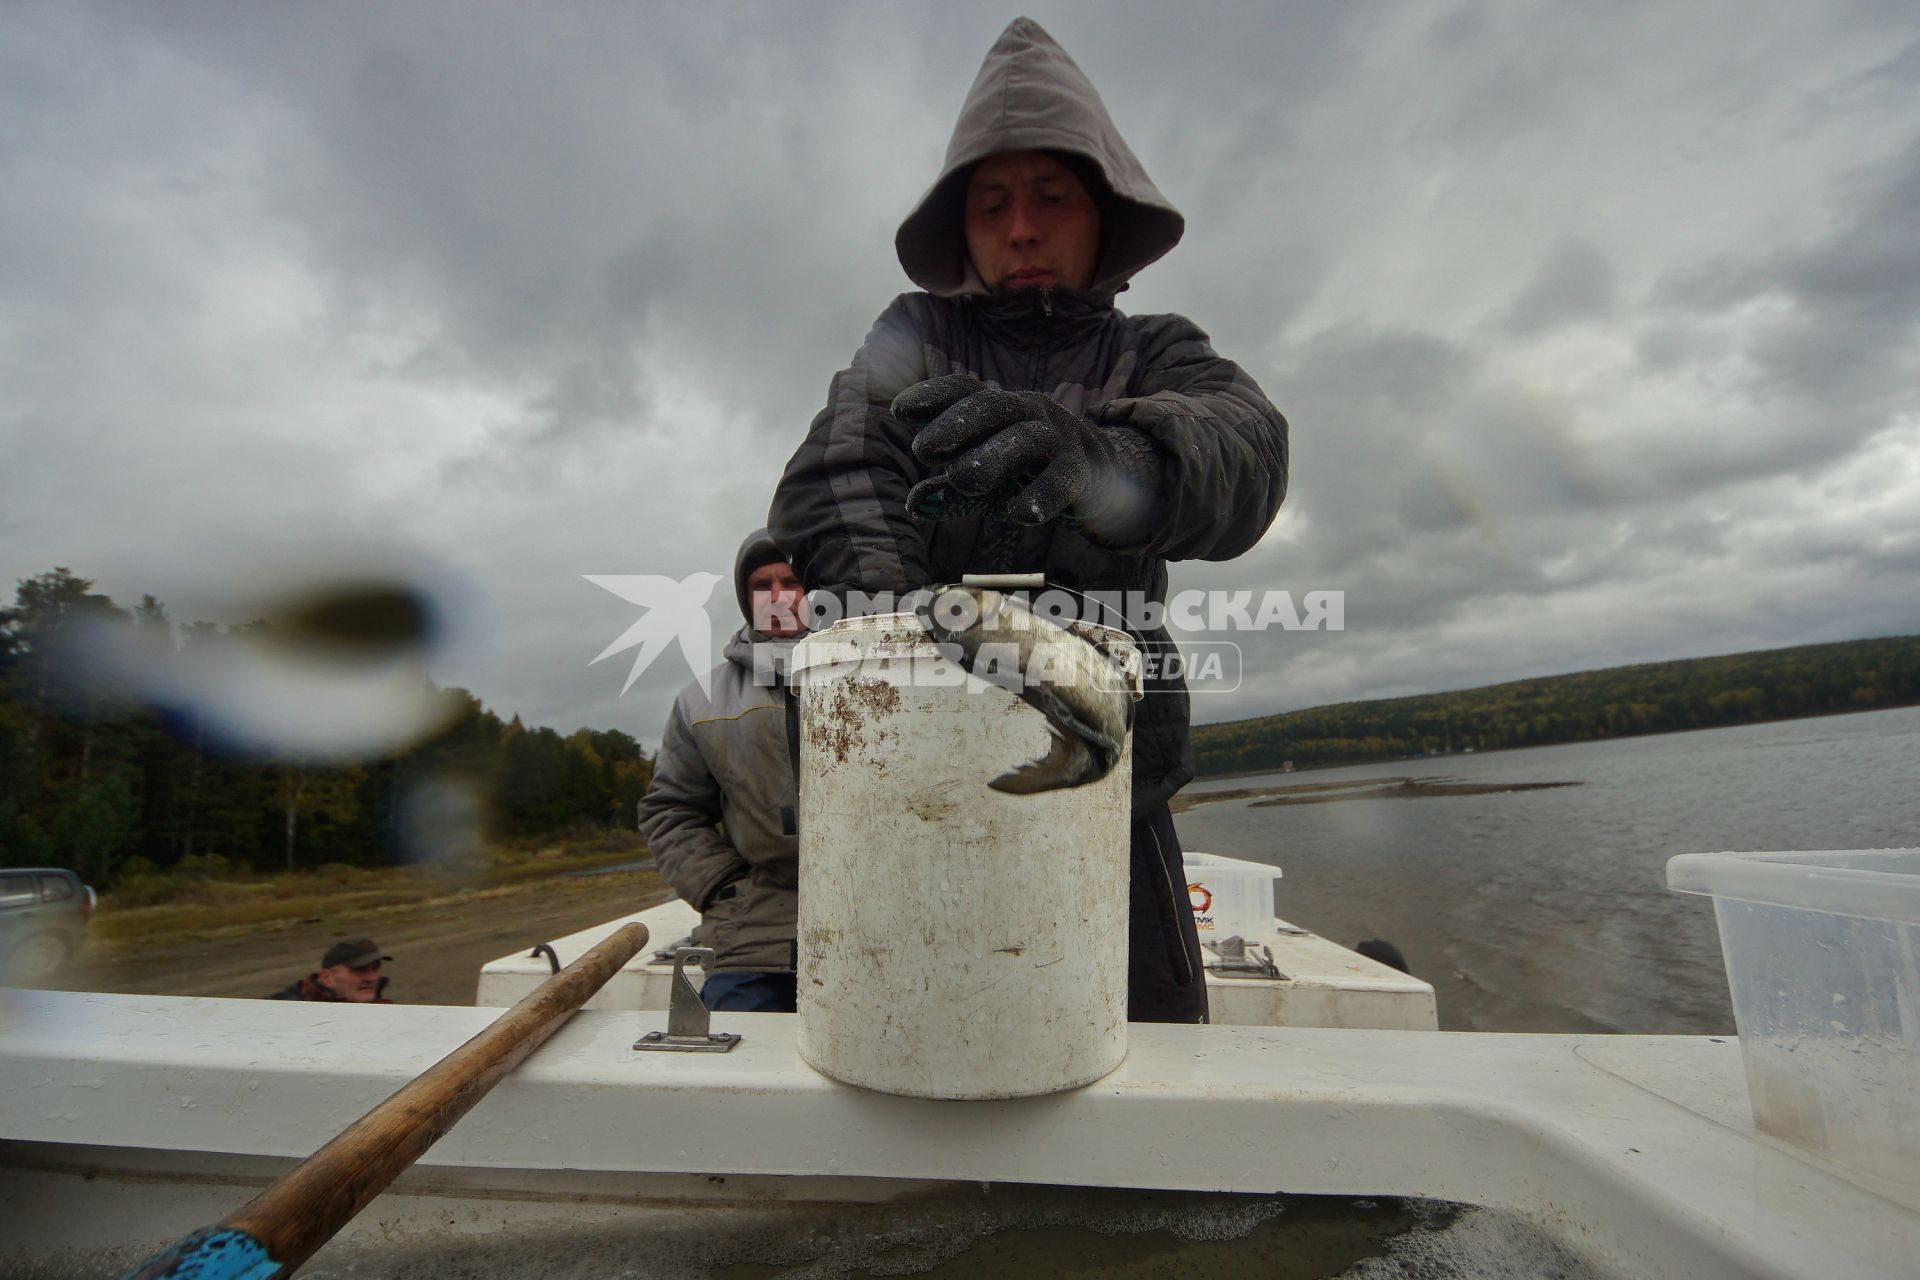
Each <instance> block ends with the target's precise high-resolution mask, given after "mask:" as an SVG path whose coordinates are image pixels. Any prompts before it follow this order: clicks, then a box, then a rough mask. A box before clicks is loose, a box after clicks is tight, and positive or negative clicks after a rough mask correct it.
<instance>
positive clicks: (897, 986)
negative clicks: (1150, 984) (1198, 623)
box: [792, 614, 1138, 1098]
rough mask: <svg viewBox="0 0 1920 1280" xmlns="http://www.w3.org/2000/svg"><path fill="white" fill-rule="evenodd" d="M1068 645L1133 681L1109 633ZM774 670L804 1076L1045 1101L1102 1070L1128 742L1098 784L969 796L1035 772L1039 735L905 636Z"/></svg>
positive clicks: (1036, 716) (919, 1092)
mask: <svg viewBox="0 0 1920 1280" xmlns="http://www.w3.org/2000/svg"><path fill="white" fill-rule="evenodd" d="M1077 629H1078V630H1080V631H1081V632H1082V633H1083V634H1097V638H1098V639H1099V641H1100V643H1101V644H1102V645H1103V647H1105V648H1107V650H1108V652H1109V653H1111V654H1114V655H1115V656H1117V657H1119V658H1120V659H1121V660H1122V661H1123V662H1124V663H1125V664H1127V665H1128V667H1129V669H1130V670H1132V671H1133V672H1135V674H1136V679H1137V670H1138V658H1137V654H1136V652H1135V650H1134V649H1133V646H1132V645H1131V643H1129V641H1128V639H1127V636H1126V634H1125V633H1124V632H1120V631H1114V630H1112V629H1110V628H1104V627H1087V626H1085V625H1082V626H1080V627H1079V628H1077ZM792 670H793V679H794V684H795V687H796V688H797V690H798V691H799V695H800V738H801V750H800V923H799V956H798V959H799V1006H798V1007H799V1015H800V1037H799V1050H800V1055H801V1057H803V1058H805V1059H806V1060H807V1061H808V1062H809V1063H811V1064H812V1065H813V1066H814V1067H815V1068H817V1069H818V1070H820V1071H822V1072H824V1073H826V1074H827V1075H830V1076H833V1077H834V1078H836V1079H839V1080H843V1081H846V1082H847V1083H849V1084H856V1085H863V1086H865V1087H866V1088H869V1089H877V1090H880V1091H882V1092H886V1093H897V1094H906V1095H909V1096H912V1097H919V1098H1015V1097H1024V1096H1027V1095H1031V1094H1041V1093H1052V1092H1054V1091H1056V1090H1060V1089H1069V1088H1072V1087H1074V1086H1076V1085H1082V1084H1086V1083H1088V1082H1090V1081H1093V1080H1097V1079H1099V1078H1100V1077H1101V1076H1104V1075H1106V1074H1107V1073H1108V1072H1109V1071H1111V1070H1113V1069H1114V1068H1115V1067H1117V1066H1119V1065H1120V1062H1121V1060H1122V1059H1124V1058H1125V1057H1126V1054H1127V1039H1126V1031H1127V1021H1126V1017H1127V874H1128V859H1127V840H1128V825H1129V816H1128V801H1129V796H1130V791H1131V778H1132V762H1133V751H1132V743H1131V739H1130V738H1129V741H1128V742H1127V743H1126V744H1125V745H1124V747H1123V749H1122V752H1121V755H1120V759H1119V760H1118V761H1117V762H1116V763H1115V765H1114V767H1113V769H1112V771H1111V772H1110V773H1108V775H1107V776H1106V777H1104V778H1102V779H1101V780H1100V781H1098V782H1094V783H1090V784H1088V785H1086V786H1083V787H1075V788H1070V789H1067V790H1061V791H1050V792H1044V793H1041V794H1039V795H1024V796H1022V795H1005V794H1002V793H1000V792H997V791H993V790H990V789H989V788H988V786H987V782H988V780H989V779H991V778H994V777H997V776H998V775H1000V774H1001V773H1004V772H1006V771H1007V770H1008V769H1011V768H1013V767H1014V766H1016V765H1019V764H1024V763H1026V762H1027V761H1029V760H1033V759H1036V758H1038V757H1040V756H1041V755H1044V754H1045V753H1046V750H1047V747H1048V744H1049V740H1050V739H1049V734H1048V730H1047V724H1046V721H1045V719H1044V717H1042V716H1041V714H1040V713H1039V712H1038V711H1035V710H1034V709H1033V708H1031V707H1029V706H1027V705H1026V704H1025V703H1023V702H1020V701H1019V700H1018V699H1017V698H1015V697H1014V695H1013V694H1011V693H1008V692H1007V691H1006V690H1004V689H1001V688H998V687H996V686H993V685H990V684H988V683H986V682H984V681H982V680H980V679H978V678H976V677H973V676H970V675H968V674H967V673H966V672H965V671H963V670H961V669H960V668H959V667H957V666H954V665H953V664H951V663H949V662H947V661H946V660H945V659H943V658H941V657H940V656H939V654H938V652H937V651H936V650H935V649H934V647H933V645H932V644H931V643H930V642H929V641H928V640H927V639H926V637H925V636H924V634H923V633H922V632H921V630H920V627H919V625H918V623H917V622H916V621H915V620H914V618H913V617H912V615H910V614H887V615H881V616H878V617H868V618H851V619H848V620H846V621H844V622H841V623H838V624H836V625H835V626H833V627H831V628H829V629H827V630H826V631H823V632H820V633H819V634H817V635H814V636H810V637H808V638H807V639H806V640H805V641H803V642H802V643H801V644H800V645H799V646H797V648H796V650H795V653H794V657H793V665H792ZM1136 687H1137V686H1136Z"/></svg>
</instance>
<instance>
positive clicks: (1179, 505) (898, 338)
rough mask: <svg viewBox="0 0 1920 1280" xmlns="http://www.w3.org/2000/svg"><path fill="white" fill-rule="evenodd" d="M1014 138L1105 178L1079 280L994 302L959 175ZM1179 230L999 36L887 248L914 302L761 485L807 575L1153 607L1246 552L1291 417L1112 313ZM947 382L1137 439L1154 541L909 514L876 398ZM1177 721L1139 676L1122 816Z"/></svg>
mask: <svg viewBox="0 0 1920 1280" xmlns="http://www.w3.org/2000/svg"><path fill="white" fill-rule="evenodd" d="M1028 149H1031V150H1047V151H1054V152H1063V153H1067V154H1069V155H1070V156H1073V157H1077V158H1078V159H1079V160H1080V161H1084V162H1086V164H1084V165H1082V169H1083V171H1086V165H1091V173H1092V178H1093V182H1092V185H1093V186H1096V187H1103V188H1104V189H1101V190H1097V191H1095V193H1094V194H1095V196H1096V199H1097V200H1098V201H1099V203H1100V205H1101V209H1102V214H1101V225H1102V256H1101V258H1100V261H1099V264H1098V266H1097V267H1096V269H1095V272H1094V280H1093V284H1092V287H1091V288H1090V289H1088V290H1085V291H1079V290H1069V289H1020V290H1011V291H1003V292H998V293H988V292H986V291H985V290H984V289H983V287H982V286H981V283H980V280H979V277H978V276H977V274H975V273H974V271H973V270H972V267H971V264H970V263H969V261H968V259H967V255H966V253H965V250H964V247H963V246H964V237H963V234H962V210H961V197H962V196H963V195H964V192H965V186H966V177H967V174H968V173H969V172H970V170H971V169H972V167H973V165H974V163H975V162H977V161H978V160H980V159H983V158H984V157H986V156H990V155H994V154H997V153H999V152H1003V151H1012V150H1028ZM1183 226H1184V223H1183V221H1182V219H1181V217H1180V215H1179V213H1178V212H1177V211H1176V210H1174V209H1173V207H1172V205H1171V204H1170V203H1168V201H1167V200H1166V198H1165V197H1164V196H1162V195H1161V194H1160V192H1159V191H1158V190H1157V189H1155V187H1154V186H1153V184H1152V182H1151V181H1150V180H1149V179H1148V178H1147V175H1146V172H1145V170H1144V169H1143V168H1142V167H1141V165H1140V162H1139V161H1138V160H1137V159H1136V158H1135V157H1134V155H1133V153H1132V151H1131V150H1129V149H1128V147H1127V144H1126V142H1125V141H1124V140H1123V139H1122V138H1121V137H1120V134H1119V131H1118V129H1117V128H1115V126H1114V124H1113V121H1112V119H1111V118H1110V117H1109V116H1108V114H1107V111H1106V108H1105V106H1104V105H1102V103H1101V101H1100V98H1099V94H1098V93H1097V92H1096V91H1095V90H1094V88H1093V85H1092V84H1091V83H1090V82H1089V81H1088V80H1087V79H1086V77H1085V75H1083V74H1082V73H1081V71H1080V69H1079V68H1078V67H1077V66H1075V65H1074V64H1073V62H1072V60H1071V59H1069V58H1068V57H1067V55H1066V54H1065V52H1064V51H1063V50H1061V49H1060V47H1059V46H1058V45H1057V44H1055V43H1054V42H1053V40H1052V39H1051V38H1050V37H1049V36H1047V34H1046V32H1044V31H1042V30H1041V29H1040V28H1039V27H1038V26H1037V25H1036V24H1034V23H1032V22H1031V21H1029V20H1027V19H1024V18H1022V19H1019V20H1017V21H1015V22H1014V23H1013V24H1012V25H1011V26H1009V27H1008V28H1007V30H1006V32H1005V34H1003V35H1002V36H1001V38H1000V41H999V42H998V43H997V44H996V45H995V46H994V48H993V50H992V51H991V52H990V53H989V54H988V56H987V59H986V62H985V63H984V64H983V65H982V67H981V70H980V75H979V78H978V79H977V80H976V81H975V83H974V86H973V89H972V91H971V93H970V94H969V96H968V98H967V102H966V105H965V106H964V107H963V108H962V110H961V115H960V121H959V123H958V125H957V126H956V127H955V130H954V134H953V139H952V141H951V142H950V144H949V146H948V148H947V158H946V163H945V166H944V167H943V169H942V171H941V174H940V176H939V178H938V179H937V180H936V181H935V182H934V184H933V186H932V187H931V188H930V189H929V191H928V192H927V194H926V196H925V197H924V198H923V199H922V200H921V202H920V204H919V206H918V207H916V208H915V210H914V211H913V213H912V214H910V215H909V216H908V217H907V219H906V221H905V222H904V223H902V225H901V228H900V232H899V234H898V236H896V238H895V247H896V250H897V251H898V253H899V257H900V262H901V265H902V266H903V267H904V268H905V269H906V271H907V274H908V276H909V277H910V278H911V279H912V280H913V281H914V283H916V284H918V285H920V286H921V287H922V289H923V290H924V292H919V293H909V294H904V295H902V296H901V297H899V298H896V299H895V300H894V302H893V304H892V305H891V306H889V307H888V308H887V309H886V311H885V312H883V313H882V314H881V316H880V318H879V320H878V321H876V322H875V324H874V326H873V330H872V332H871V333H869V334H868V335H867V339H866V342H865V343H864V344H863V345H862V347H861V348H860V350H859V352H858V353H856V354H855V356H854V359H853V363H852V364H851V365H850V366H849V367H848V368H846V369H844V370H842V371H841V372H840V373H839V374H838V375H837V376H836V377H835V378H834V380H833V383H832V387H831V390H830V393H829V398H828V403H827V406H826V408H825V409H823V410H822V411H821V412H820V414H819V415H818V416H817V417H816V418H815V419H814V421H813V424H812V426H811V427H810V429H809V430H808V433H807V437H806V440H805V441H804V442H803V443H802V444H801V445H800V447H799V449H798V450H797V451H796V452H795V453H794V455H793V457H792V459H791V461H789V462H788V464H787V468H786V472H785V474H784V475H783V476H782V477H781V480H780V484H779V487H778V488H777V490H776V491H775V494H774V499H773V506H772V511H771V514H770V516H769V519H768V525H769V527H770V529H771V530H772V533H773V536H774V538H775V540H776V541H778V542H779V544H780V545H781V547H783V548H784V549H785V550H786V551H787V552H788V554H789V556H790V558H791V560H792V563H793V565H794V568H795V569H796V570H797V571H798V572H799V574H800V577H801V579H802V581H804V582H805V583H806V585H807V587H808V588H809V589H812V590H826V591H830V592H835V593H839V594H842V595H843V596H844V594H845V593H847V592H849V591H851V590H860V591H867V592H875V591H905V590H911V589H913V588H916V587H921V586H926V585H928V584H930V583H936V582H951V581H957V580H958V579H959V578H960V576H961V574H963V573H994V572H1032V571H1035V570H1039V571H1043V572H1044V573H1045V575H1046V577H1047V580H1048V582H1049V583H1050V584H1051V585H1054V586H1059V587H1066V588H1070V589H1073V590H1078V591H1083V592H1103V593H1106V592H1130V591H1139V592H1143V593H1145V594H1146V596H1147V598H1149V599H1151V600H1155V601H1164V600H1165V598H1166V594H1167V587H1168V580H1167V564H1168V562H1169V561H1172V560H1185V559H1205V560H1226V559H1230V558H1232V557H1234V556H1237V555H1240V554H1241V553H1242V552H1245V551H1247V550H1248V549H1249V548H1251V547H1252V546H1253V545H1254V544H1255V543H1257V542H1258V541H1259V540H1260V537H1261V535H1262V534H1264V533H1265V532H1266V530H1267V527H1268V526H1269V525H1270V524H1271V523H1272V522H1273V518H1274V516H1275V514H1276V513H1277V512H1278V511H1279V508H1280V504H1281V501H1282V499H1283V498H1284V497H1285V495H1286V487H1287V423H1286V420H1285V419H1284V418H1283V417H1281V415H1280V413H1279V412H1278V411H1277V410H1276V409H1275V408H1274V407H1273V406H1272V405H1271V404H1270V403H1268V401H1267V398H1266V396H1265V395H1263V394H1262V393H1261V391H1260V388H1259V387H1258V386H1256V385H1255V384H1254V382H1253V380H1252V379H1251V378H1249V377H1248V376H1247V375H1246V374H1245V373H1244V372H1242V371H1241V370H1240V368H1239V367H1238V366H1237V365H1235V364H1234V363H1233V362H1232V361H1230V360H1227V359H1224V358H1222V357H1221V356H1220V355H1218V354H1216V353H1215V352H1214V350H1213V348H1212V346H1211V345H1209V342H1208V339H1207V335H1206V334H1205V333H1203V332H1202V331H1201V330H1200V329H1199V328H1198V326H1196V325H1195V324H1194V323H1193V322H1192V321H1190V320H1187V319H1186V318H1184V317H1182V316H1177V315H1146V316H1127V315H1123V314H1122V313H1121V312H1120V311H1119V310H1117V309H1116V308H1115V306H1114V295H1115V294H1117V293H1118V292H1119V291H1120V290H1122V289H1124V288H1125V287H1126V284H1127V281H1128V280H1129V279H1130V278H1131V277H1132V275H1133V274H1134V273H1135V272H1137V271H1138V270H1139V269H1140V268H1142V267H1144V266H1146V265H1147V264H1148V263H1150V262H1152V261H1154V260H1155V259H1157V258H1159V257H1160V256H1161V255H1163V254H1165V253H1166V252H1167V251H1168V250H1169V249H1171V248H1172V247H1173V246H1174V244H1175V243H1176V242H1177V241H1178V240H1179V238H1180V235H1181V232H1182V229H1183ZM947 373H970V374H972V375H974V376H975V377H978V378H981V379H983V380H985V381H987V382H991V383H995V384H997V385H999V386H1002V387H1006V388H1009V389H1012V390H1019V391H1042V392H1045V393H1046V394H1048V395H1050V396H1052V397H1053V398H1054V399H1055V400H1058V401H1059V402H1060V403H1061V404H1063V405H1065V406H1066V407H1067V408H1069V409H1071V410H1073V411H1074V412H1076V413H1082V414H1085V415H1087V416H1089V417H1090V418H1092V419H1093V420H1094V421H1095V422H1097V423H1101V424H1105V425H1108V426H1113V427H1130V428H1133V429H1135V430H1137V431H1140V432H1142V433H1144V434H1145V435H1146V436H1147V437H1148V439H1150V440H1151V441H1152V442H1153V444H1154V445H1155V446H1157V454H1158V458H1159V461H1160V463H1161V467H1162V476H1161V484H1160V487H1159V496H1158V508H1157V515H1158V519H1157V520H1156V521H1155V523H1154V529H1153V532H1152V534H1151V536H1150V537H1149V538H1148V540H1147V541H1145V542H1143V543H1142V544H1140V545H1137V546H1111V545H1103V544H1101V543H1099V542H1096V541H1094V540H1093V539H1091V538H1090V537H1089V536H1087V535H1085V534H1083V533H1081V532H1080V531H1079V530H1077V529H1074V528H1070V527H1066V526H1063V525H1058V524H1055V525H1047V526H1042V527H1040V528H1037V529H1022V528H1018V527H1016V526H1013V525H1010V524H1008V523H1006V522H1004V521H1000V520H996V519H991V518H988V517H970V518H964V519H958V520H950V521H942V522H938V523H920V522H918V521H916V520H915V519H913V518H912V517H910V516H909V515H908V514H907V510H906V505H905V500H906V496H907V491H908V490H909V489H911V488H912V487H913V485H914V484H915V483H916V482H917V481H919V480H921V479H924V478H925V476H926V474H927V469H926V468H925V467H923V466H922V465H921V464H920V463H919V462H918V461H917V460H916V459H915V458H914V456H913V454H912V451H911V449H910V442H911V439H912V435H911V432H910V431H909V430H908V429H907V428H906V427H905V426H904V425H902V424H901V423H900V422H899V421H898V420H896V419H895V418H894V417H893V416H892V415H891V414H890V413H889V412H888V405H889V404H890V403H891V402H892V400H893V398H894V397H895V396H896V395H898V394H899V393H900V392H901V391H903V390H905V389H906V388H907V387H909V386H912V385H913V384H914V383H916V382H920V381H922V380H924V379H926V378H933V377H938V376H940V375H942V374H947ZM1134 630H1135V634H1136V636H1137V637H1138V638H1139V639H1141V640H1142V641H1143V642H1144V643H1145V645H1146V646H1147V647H1148V648H1149V649H1159V650H1162V651H1168V650H1171V648H1172V642H1171V640H1170V639H1169V638H1168V636H1167V634H1166V631H1165V629H1164V628H1158V629H1154V630H1145V629H1141V628H1134ZM1187 722H1188V698H1187V691H1186V686H1185V682H1184V680H1183V679H1182V678H1181V677H1180V676H1179V675H1177V674H1175V675H1172V676H1170V677H1162V678H1160V679H1157V680H1154V681H1153V682H1151V683H1150V685H1149V696H1148V697H1147V698H1146V700H1145V701H1144V702H1143V703H1142V704H1141V707H1140V710H1139V714H1138V718H1137V721H1136V724H1135V735H1134V805H1135V807H1136V809H1145V808H1149V807H1151V806H1153V805H1156V804H1159V803H1161V802H1163V801H1165V800H1166V799H1167V798H1168V797H1170V796H1171V795H1172V794H1173V793H1174V792H1175V791H1177V790H1179V788H1180V787H1181V786H1182V785H1184V784H1185V783H1186V781H1187V780H1188V779H1189V778H1191V777H1192V776H1193V769H1192V760H1191V752H1190V750H1189V748H1188V743H1187Z"/></svg>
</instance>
